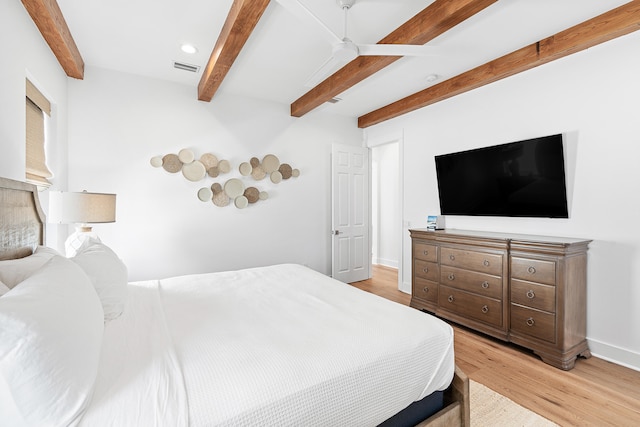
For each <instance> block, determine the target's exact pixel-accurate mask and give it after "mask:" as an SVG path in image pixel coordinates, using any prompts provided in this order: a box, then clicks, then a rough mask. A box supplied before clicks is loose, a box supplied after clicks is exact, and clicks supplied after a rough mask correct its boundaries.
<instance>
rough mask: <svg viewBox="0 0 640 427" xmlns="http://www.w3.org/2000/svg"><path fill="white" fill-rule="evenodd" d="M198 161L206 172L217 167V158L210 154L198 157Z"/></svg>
mask: <svg viewBox="0 0 640 427" xmlns="http://www.w3.org/2000/svg"><path fill="white" fill-rule="evenodd" d="M200 161H201V162H202V164H203V165H204V167H206V168H207V170H209V169H210V168H212V167H214V166H218V158H217V157H216V156H215V155H213V154H211V153H205V154H203V155H202V156H200Z"/></svg>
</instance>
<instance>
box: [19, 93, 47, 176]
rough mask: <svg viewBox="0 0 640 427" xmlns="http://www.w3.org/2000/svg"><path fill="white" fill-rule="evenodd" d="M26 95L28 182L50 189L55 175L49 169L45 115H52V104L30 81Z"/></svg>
mask: <svg viewBox="0 0 640 427" xmlns="http://www.w3.org/2000/svg"><path fill="white" fill-rule="evenodd" d="M26 94H27V96H26V102H25V104H26V123H27V138H26V139H27V141H26V158H27V159H26V160H27V162H26V179H27V182H31V183H33V184H36V185H39V186H47V187H48V186H50V185H51V182H49V178H51V177H52V176H53V174H52V173H51V171H50V170H49V168H48V167H47V159H46V155H45V150H44V141H45V138H44V114H45V113H46V114H47V115H50V114H51V104H50V103H49V101H48V100H47V98H46V97H45V96H44V95H42V93H40V91H39V90H38V89H36V87H35V86H33V84H32V83H31V82H30V81H29V80H27V91H26Z"/></svg>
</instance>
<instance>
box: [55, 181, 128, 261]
mask: <svg viewBox="0 0 640 427" xmlns="http://www.w3.org/2000/svg"><path fill="white" fill-rule="evenodd" d="M115 221H116V195H115V194H105V193H88V192H87V191H83V192H81V193H73V192H65V191H51V192H50V193H49V222H50V223H55V224H76V231H75V232H74V233H73V234H72V235H71V236H69V238H68V239H67V240H66V242H65V244H64V248H65V252H66V255H67V257H72V256H75V255H76V252H77V250H78V249H79V248H80V246H82V243H83V242H84V241H85V240H86V239H88V238H90V237H92V238H94V239H97V240H100V239H99V238H98V235H97V234H96V233H95V232H94V231H93V230H92V228H91V226H90V225H89V224H96V223H104V222H115Z"/></svg>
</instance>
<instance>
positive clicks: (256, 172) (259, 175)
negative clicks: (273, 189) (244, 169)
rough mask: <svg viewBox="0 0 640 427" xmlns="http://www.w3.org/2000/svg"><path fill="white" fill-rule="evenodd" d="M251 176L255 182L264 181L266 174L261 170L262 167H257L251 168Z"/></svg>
mask: <svg viewBox="0 0 640 427" xmlns="http://www.w3.org/2000/svg"><path fill="white" fill-rule="evenodd" d="M251 176H252V177H253V179H255V180H256V181H261V180H263V179H264V177H265V176H267V173H266V172H265V171H264V169H262V166H260V165H258V166H254V167H253V170H252V171H251Z"/></svg>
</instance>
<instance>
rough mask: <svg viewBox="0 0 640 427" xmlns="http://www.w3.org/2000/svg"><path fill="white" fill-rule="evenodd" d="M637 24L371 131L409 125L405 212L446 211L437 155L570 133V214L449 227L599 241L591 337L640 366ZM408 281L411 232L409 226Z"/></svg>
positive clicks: (419, 216)
mask: <svg viewBox="0 0 640 427" xmlns="http://www.w3.org/2000/svg"><path fill="white" fill-rule="evenodd" d="M639 45H640V32H636V33H633V34H630V35H627V36H624V37H621V38H619V39H615V40H612V41H610V42H607V43H605V44H602V45H599V46H596V47H593V48H591V49H588V50H587V51H584V52H580V53H578V54H575V55H572V56H570V57H567V58H563V59H561V60H558V61H555V62H552V63H549V64H546V65H544V66H541V67H538V68H535V69H533V70H529V71H527V72H525V73H521V74H518V75H516V76H513V77H510V78H508V79H505V80H501V81H499V82H496V83H494V84H491V85H488V86H485V87H482V88H479V89H476V90H474V91H471V92H468V93H465V94H462V95H459V96H457V97H454V98H452V99H449V100H446V101H443V102H440V103H438V104H435V105H432V106H428V107H425V108H423V109H421V110H418V111H415V112H412V113H409V114H406V115H404V116H402V117H399V118H396V119H394V120H391V121H388V122H385V123H382V124H380V125H377V126H375V127H372V128H369V129H368V130H367V138H368V139H380V138H381V135H388V134H402V132H404V158H403V160H404V182H403V184H404V194H405V195H406V196H405V197H404V202H403V203H404V204H403V209H404V221H405V224H407V223H408V224H410V226H413V227H424V226H425V225H426V224H425V219H426V215H427V214H429V213H434V212H435V213H437V212H439V203H438V192H437V185H436V172H435V164H434V160H433V157H434V155H437V154H444V153H450V152H456V151H461V150H466V149H470V148H476V147H483V146H489V145H495V144H501V143H506V142H511V141H518V140H522V139H527V138H532V137H537V136H544V135H550V134H554V133H564V134H565V141H566V147H565V157H566V160H565V161H566V166H567V174H568V176H567V181H568V182H567V186H568V198H569V203H570V206H569V209H570V218H569V219H566V220H562V219H519V218H493V217H491V218H490V217H480V218H478V217H453V216H452V217H447V218H446V226H447V228H458V229H476V230H494V231H503V232H517V233H529V234H542V235H558V236H573V237H580V238H589V239H593V243H592V244H591V245H590V250H589V257H588V259H589V261H588V262H589V270H588V275H589V276H588V277H589V278H588V280H589V281H588V303H587V319H588V327H587V328H588V329H587V336H588V339H589V342H590V347H591V350H592V352H593V353H594V354H598V355H600V356H602V357H605V358H609V359H612V360H615V361H617V362H619V363H622V364H626V365H629V366H633V367H635V368H636V369H640V268H639V267H638V266H640V227H639V226H638V214H639V213H640V197H638V183H640V167H638V158H639V157H640V120H638V106H637V104H638V99H639V97H640V79H639V78H638V76H639V75H640V55H638V54H637V52H638V46H639ZM403 240H404V241H403V245H404V249H405V252H404V253H405V255H404V259H403V266H404V272H403V280H404V281H405V282H408V283H410V280H411V277H410V275H411V268H410V267H411V264H410V253H411V251H410V240H409V236H408V233H406V232H405V233H404V235H403Z"/></svg>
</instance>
